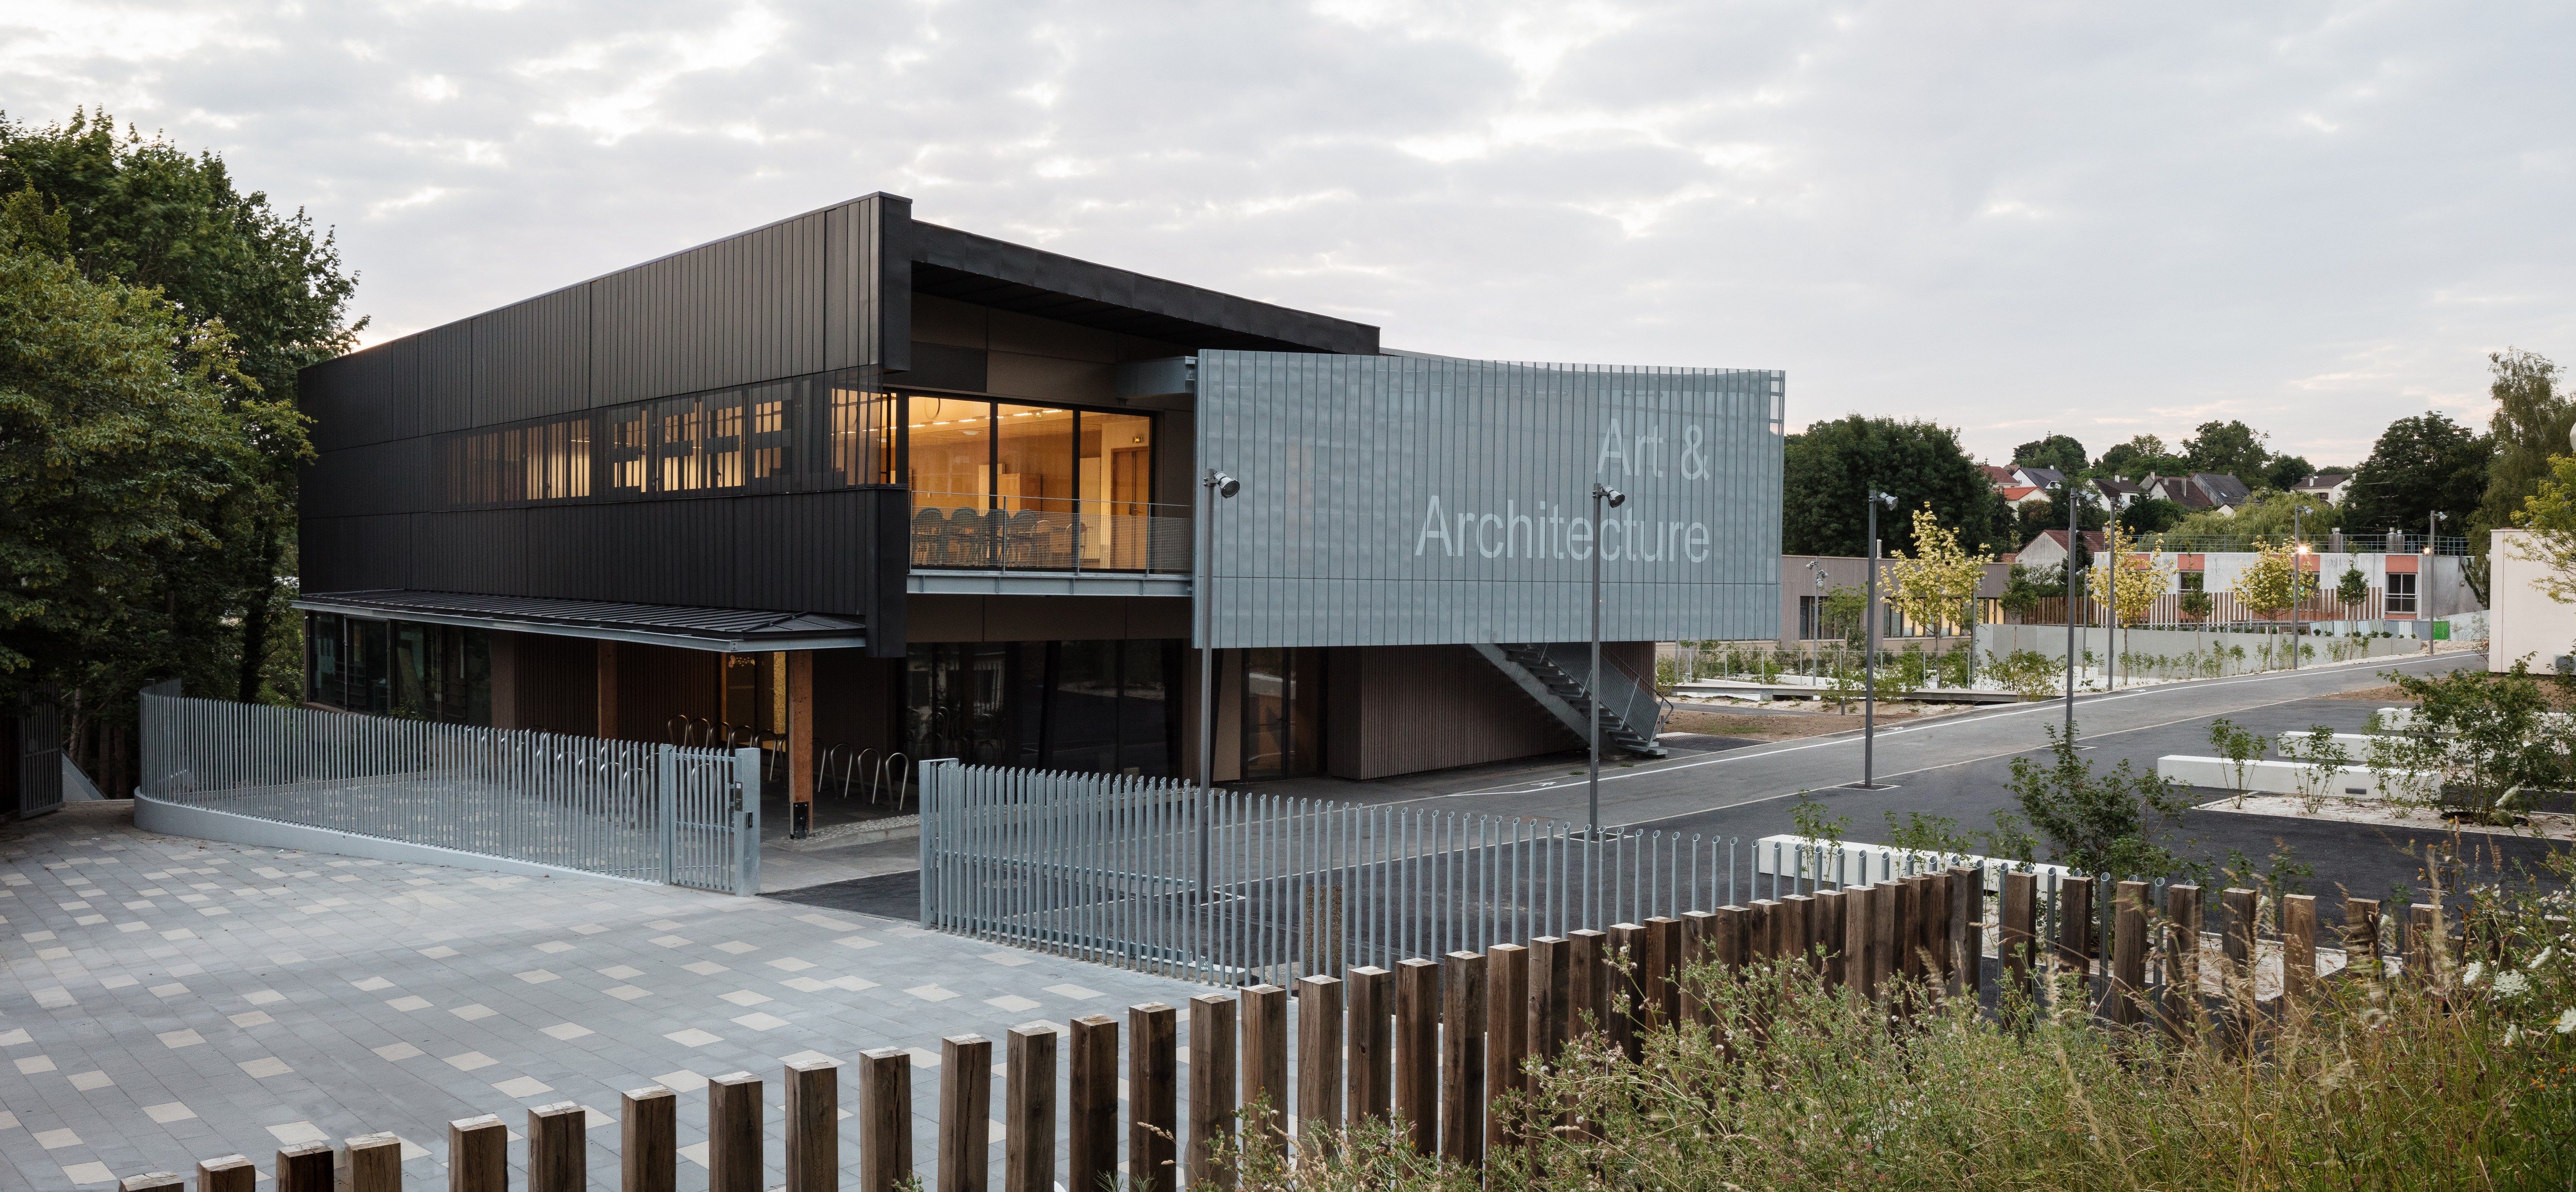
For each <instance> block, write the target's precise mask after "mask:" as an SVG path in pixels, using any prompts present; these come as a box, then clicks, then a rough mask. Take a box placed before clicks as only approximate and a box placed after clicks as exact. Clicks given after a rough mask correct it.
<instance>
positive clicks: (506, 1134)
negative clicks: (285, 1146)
mask: <svg viewBox="0 0 2576 1192" xmlns="http://www.w3.org/2000/svg"><path fill="white" fill-rule="evenodd" d="M245 1167H247V1165H245ZM204 1172H205V1167H204V1165H203V1164H199V1165H198V1173H199V1174H198V1181H197V1186H198V1187H199V1188H200V1189H201V1190H202V1189H204V1188H205V1187H206V1182H205V1177H204ZM241 1178H242V1185H241V1186H242V1188H243V1189H244V1190H245V1192H247V1190H248V1189H249V1187H250V1181H249V1177H248V1174H247V1173H245V1174H244V1175H243V1176H242V1177H241ZM447 1187H448V1192H509V1188H510V1128H509V1127H508V1126H505V1125H502V1124H501V1119H500V1118H498V1117H495V1116H493V1115H491V1114H488V1113H487V1114H483V1115H481V1116H479V1117H470V1118H458V1119H457V1120H455V1121H452V1122H449V1123H447Z"/></svg>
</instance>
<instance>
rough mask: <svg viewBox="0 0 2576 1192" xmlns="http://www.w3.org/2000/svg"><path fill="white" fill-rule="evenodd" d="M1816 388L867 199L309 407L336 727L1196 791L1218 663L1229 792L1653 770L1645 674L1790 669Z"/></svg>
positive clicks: (445, 337)
mask: <svg viewBox="0 0 2576 1192" xmlns="http://www.w3.org/2000/svg"><path fill="white" fill-rule="evenodd" d="M1783 384H1784V378H1783V376H1782V374H1781V373H1779V372H1776V371H1765V370H1746V369H1724V368H1672V367H1622V366H1591V365H1554V364H1525V363H1510V362H1502V361H1489V360H1463V359H1454V358H1445V357H1435V356H1426V355H1421V354H1415V353H1404V352H1396V351H1392V350H1389V349H1387V348H1385V347H1383V346H1382V345H1381V343H1380V342H1379V333H1378V329H1377V328H1375V327H1372V326H1367V325H1365V324H1361V323H1357V322H1353V321H1350V320H1347V319H1342V318H1336V317H1332V316H1329V315H1323V314H1316V313H1312V312H1307V311H1299V310H1290V309H1287V308H1284V307H1280V306H1275V305H1271V304H1268V303H1263V302H1258V301H1254V300H1251V299H1246V298H1239V297H1235V296H1232V295H1228V294H1221V293H1216V292H1214V291H1210V290H1205V289H1200V288H1197V287H1194V286H1189V285H1185V284H1181V283H1177V282H1171V281H1164V280H1161V279H1158V278H1154V277H1148V276H1144V275H1142V274H1138V273H1132V272H1128V271H1125V270H1121V269H1115V268H1110V267H1107V266H1102V265H1095V264H1091V263H1089V262H1085V261H1079V260H1074V259H1071V258H1068V257H1064V256H1060V255H1057V254H1054V253H1049V252H1045V251H1041V250H1039V249H1034V248H1028V247H1024V246H1021V245H1015V244H1009V243H1005V242H1003V241H1000V240H995V239H992V238H989V237H985V236H979V235H975V234H973V233H969V232H963V231H958V230H954V229H951V228H946V227H942V226H939V225H936V224H930V223H923V222H919V221H916V220H915V219H913V217H912V204H911V202H910V201H909V200H907V199H904V198H900V197H897V196H894V195H887V194H873V195H868V196H866V197H864V198H859V199H855V200H852V201H849V202H845V203H841V204H837V205H834V206H831V207H827V208H824V209H822V210H819V211H812V212H808V213H805V214H803V215H798V216H795V217H794V218H791V219H786V220H782V221H779V222H777V223H773V224H770V225H768V226H766V227H761V228H758V229H755V230H752V231H748V232H744V233H742V234H740V235H736V236H732V237H728V238H726V239H723V240H719V241H716V242H714V243H711V244H706V245H702V246H699V247H696V248H692V249H688V250H686V251H683V252H678V253H674V254H672V255H670V256H667V257H663V258H661V259H659V260H655V261H649V262H646V263H644V264H640V265H636V266H633V267H631V268H627V269H622V270H619V271H617V272H614V273H611V274H608V275H606V276H603V277H598V278H594V279H591V280H589V281H585V282H580V283H578V284H574V285H570V286H567V287H565V288H562V289H559V290H555V291H553V292H551V293H547V294H543V295H539V296H537V297H534V298H530V299H528V300H526V301H524V302H520V303H517V304H514V305H511V306H507V307H503V308H501V309H498V310H493V311H488V312H485V313H482V314H478V315H474V316H472V317H469V318H464V319H460V320H458V321H456V322H453V323H449V324H446V325H444V326H440V327H434V328H431V329H429V330H426V331H422V332H419V333H417V334H413V335H408V336H404V337H402V338H399V339H395V340H392V341H389V342H386V343H381V344H377V345H374V346H371V347H369V348H366V349H365V350H362V351H358V352H353V353H350V354H348V355H346V356H342V357H340V358H338V359H335V360H332V361H329V362H326V363H323V364H319V365H315V366H313V367H312V368H309V369H307V370H305V372H304V374H303V377H302V383H301V387H300V400H301V403H302V408H303V410H304V411H305V413H307V414H308V415H309V416H310V417H311V418H312V420H313V423H312V434H313V441H314V445H315V448H316V450H317V456H316V458H315V459H314V460H313V461H312V463H311V464H310V465H309V466H308V467H307V469H306V472H305V475H304V477H303V486H302V519H303V534H302V568H301V570H302V576H301V583H302V588H301V591H302V595H301V598H300V599H299V600H298V601H297V607H299V608H301V609H303V610H304V612H305V616H306V624H305V630H306V631H305V641H306V655H307V663H306V666H307V675H306V679H307V685H306V690H307V691H308V693H309V699H310V700H311V701H312V702H313V703H315V704H318V705H322V706H326V707H333V708H341V709H347V710H351V711H361V712H370V713H377V714H389V715H401V716H411V717H419V718H422V719H428V720H437V721H450V722H461V723H470V724H480V725H491V726H495V727H503V728H543V729H549V730H554V731H557V732H564V733H575V734H583V735H596V736H599V737H608V738H625V739H635V740H646V741H669V742H674V743H700V744H703V743H709V742H721V741H724V740H731V741H732V742H733V743H735V744H737V745H740V744H757V745H759V746H761V747H762V748H765V749H771V750H774V751H776V753H777V761H778V763H779V764H778V766H777V769H778V770H779V771H780V772H781V773H782V774H783V779H782V780H783V782H784V783H785V784H786V785H787V786H788V787H789V790H790V794H791V797H793V798H795V799H797V800H800V801H801V800H804V799H808V798H810V797H811V796H812V794H813V792H814V790H815V789H816V788H817V786H818V785H819V786H820V787H821V788H823V789H825V790H826V791H831V792H837V791H838V790H840V789H842V788H843V787H844V786H845V785H846V784H847V783H849V782H850V781H852V779H851V777H850V775H852V774H853V773H854V770H853V761H854V759H857V758H859V757H861V756H862V755H863V754H864V755H865V756H867V757H869V758H872V759H877V760H882V759H885V758H887V757H889V756H893V755H902V756H903V757H905V758H909V759H915V760H918V759H923V758H932V757H957V758H962V759H965V760H967V761H970V762H977V763H986V764H996V765H1007V766H1032V767H1044V768H1049V769H1056V770H1073V771H1104V772H1118V773H1133V774H1147V775H1183V776H1191V775H1192V773H1193V771H1194V769H1195V767H1196V761H1195V758H1196V751H1195V748H1194V747H1193V744H1192V743H1193V742H1194V741H1195V740H1196V739H1197V736H1196V734H1197V732H1198V724H1197V715H1198V714H1197V706H1198V695H1199V691H1198V683H1199V678H1198V676H1199V667H1198V656H1197V653H1196V651H1197V650H1199V649H1201V648H1213V649H1214V650H1215V651H1216V656H1215V659H1214V662H1215V663H1216V666H1215V672H1214V673H1215V675H1216V679H1215V690H1214V692H1213V694H1214V697H1215V699H1214V703H1215V709H1216V710H1215V715H1214V724H1213V729H1214V734H1213V735H1214V740H1215V757H1216V761H1215V772H1214V777H1215V778H1216V779H1217V780H1221V781H1236V780H1258V779H1264V778H1275V777H1284V776H1292V775H1304V774H1329V775H1334V776H1339V777H1345V778H1373V777H1380V776H1384V775H1391V774H1400V773H1407V772H1413V771H1421V770H1428V769H1435V768H1442V767H1450V766H1458V765H1465V764H1471V763H1478V762H1486V761H1493V760H1498V759H1504V758H1511V757H1519V756H1526V755H1532V754H1538V753H1545V752H1551V751H1557V750H1562V749H1569V748H1574V747H1577V746H1579V744H1580V742H1581V735H1580V728H1581V726H1582V724H1583V723H1584V721H1583V718H1584V716H1585V715H1586V714H1598V715H1599V716H1601V717H1602V718H1603V721H1604V724H1605V735H1606V736H1607V737H1608V738H1609V739H1610V740H1611V741H1612V742H1614V743H1616V744H1617V745H1620V746H1623V747H1626V748H1630V749H1634V750H1637V751H1641V752H1642V751H1652V750H1653V749H1654V748H1655V746H1654V732H1655V729H1656V718H1657V716H1658V714H1659V710H1660V705H1659V701H1658V700H1657V699H1656V698H1655V695H1654V692H1653V690H1652V687H1651V685H1650V684H1651V678H1652V674H1651V667H1652V643H1653V642H1655V641H1657V640H1670V639H1676V638H1693V639H1696V638H1728V639H1745V638H1758V637H1772V636H1776V635H1777V633H1778V631H1779V628H1778V625H1777V624H1776V621H1777V618H1778V616H1779V612H1778V610H1779V608H1780V587H1779V581H1780V577H1779V559H1780V553H1779V525H1780V467H1781V434H1782V402H1783ZM1210 471H1218V472H1222V473H1225V474H1227V475H1229V476H1231V477H1234V478H1236V479H1237V480H1238V481H1239V482H1240V489H1239V491H1238V492H1237V493H1236V495H1234V496H1232V497H1217V496H1214V495H1212V494H1211V493H1210V492H1209V491H1208V489H1207V488H1206V487H1205V486H1203V485H1201V484H1200V483H1199V481H1200V479H1201V478H1202V477H1203V476H1204V475H1205V474H1207V473H1208V472H1210ZM1596 481H1597V482H1599V483H1601V484H1604V485H1607V486H1609V487H1611V488H1614V489H1617V490H1620V491H1622V492H1623V493H1625V494H1626V500H1625V502H1624V503H1622V504H1621V505H1619V506H1618V507H1617V508H1615V509H1607V508H1605V509H1604V510H1603V511H1602V512H1601V514H1600V516H1599V518H1598V520H1597V522H1596V519H1595V509H1594V503H1593V500H1592V498H1591V496H1590V493H1591V490H1592V486H1593V485H1594V483H1595V482H1596ZM1211 508H1212V512H1210V509H1211ZM1202 539H1204V540H1205V541H1206V542H1209V543H1212V546H1207V545H1203V542H1202ZM1596 562H1597V563H1598V565H1599V568H1600V573H1601V578H1602V581H1603V585H1604V591H1605V593H1606V597H1605V601H1604V610H1603V615H1604V621H1603V632H1604V636H1605V637H1606V638H1607V639H1608V640H1609V641H1610V642H1612V643H1613V644H1612V645H1611V646H1610V647H1609V648H1608V650H1607V652H1606V653H1607V657H1608V658H1609V659H1610V664H1609V665H1608V666H1606V667H1605V672H1604V682H1603V684H1602V686H1603V690H1602V691H1600V692H1597V693H1596V692H1592V691H1589V690H1587V689H1586V686H1585V673H1584V671H1585V667H1584V664H1583V659H1584V656H1585V649H1586V647H1585V645H1584V642H1585V640H1586V638H1587V635H1588V633H1589V620H1588V617H1589V612H1590V610H1589V607H1588V602H1589V598H1590V597H1589V593H1590V587H1589V584H1590V578H1591V569H1592V568H1593V566H1594V565H1595V563H1596ZM1202 602H1205V603H1206V605H1207V608H1206V611H1207V613H1208V616H1207V618H1206V620H1205V628H1204V629H1201V628H1200V626H1201V621H1200V618H1199V616H1198V613H1199V612H1200V611H1201V604H1202ZM1596 696H1597V698H1596ZM855 772H856V773H857V774H858V775H859V780H860V781H864V780H865V779H866V778H867V777H868V776H869V774H870V772H869V771H867V770H865V769H860V770H857V771H855Z"/></svg>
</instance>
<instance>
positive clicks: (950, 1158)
mask: <svg viewBox="0 0 2576 1192" xmlns="http://www.w3.org/2000/svg"><path fill="white" fill-rule="evenodd" d="M992 1120H993V1041H992V1040H990V1039H987V1038H985V1037H984V1036H982V1035H951V1036H949V1037H947V1038H945V1039H942V1040H940V1041H939V1187H938V1189H937V1192H984V1189H985V1188H986V1187H988V1186H989V1185H988V1184H987V1183H986V1182H985V1173H986V1169H987V1168H986V1165H987V1163H988V1162H989V1161H990V1160H989V1154H990V1151H991V1149H992V1137H993V1127H992ZM1171 1186H1172V1185H1171V1184H1170V1182H1169V1181H1168V1177H1167V1178H1166V1179H1165V1182H1162V1183H1158V1184H1156V1185H1155V1187H1157V1188H1161V1189H1164V1190H1166V1192H1168V1190H1169V1189H1170V1188H1171ZM1138 1187H1139V1188H1142V1187H1143V1184H1142V1183H1141V1182H1140V1183H1139V1184H1138Z"/></svg>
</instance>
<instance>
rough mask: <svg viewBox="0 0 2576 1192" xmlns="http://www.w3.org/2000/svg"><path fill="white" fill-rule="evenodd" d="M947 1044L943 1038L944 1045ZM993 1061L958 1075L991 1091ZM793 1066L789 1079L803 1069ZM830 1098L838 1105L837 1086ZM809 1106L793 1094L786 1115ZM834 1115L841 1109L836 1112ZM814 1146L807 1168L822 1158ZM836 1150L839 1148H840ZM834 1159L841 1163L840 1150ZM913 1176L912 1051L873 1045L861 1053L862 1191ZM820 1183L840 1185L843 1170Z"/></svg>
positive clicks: (876, 1191)
mask: <svg viewBox="0 0 2576 1192" xmlns="http://www.w3.org/2000/svg"><path fill="white" fill-rule="evenodd" d="M945 1049H946V1045H945V1043H944V1042H943V1043H942V1050H943V1051H944V1050H945ZM990 1062H991V1061H989V1060H988V1061H986V1063H987V1066H986V1067H985V1068H982V1069H979V1070H977V1071H976V1072H974V1073H973V1074H971V1075H970V1074H968V1073H963V1072H960V1073H957V1076H958V1078H959V1079H961V1080H962V1081H963V1082H964V1083H966V1084H970V1085H981V1086H983V1088H984V1089H985V1093H986V1096H988V1097H989V1096H990V1095H991V1090H992V1087H993V1077H992V1070H991V1067H990V1066H989V1065H990ZM789 1072H790V1075H789V1077H788V1079H789V1080H790V1081H791V1082H792V1081H794V1080H796V1079H797V1077H798V1075H802V1074H799V1073H796V1072H795V1070H794V1069H793V1068H791V1069H789ZM789 1087H790V1088H791V1089H792V1088H794V1087H795V1085H794V1084H793V1083H791V1084H790V1085H789ZM832 1099H833V1102H834V1105H835V1109H836V1110H837V1108H838V1103H839V1101H840V1094H839V1092H838V1090H832ZM805 1112H806V1111H800V1109H799V1108H798V1104H797V1102H796V1101H795V1100H794V1099H793V1098H791V1099H789V1101H788V1102H787V1116H788V1119H789V1120H790V1121H793V1120H795V1119H797V1118H799V1117H802V1116H805ZM833 1116H835V1117H838V1116H839V1115H838V1113H837V1112H835V1114H834V1115H833ZM988 1129H989V1127H988ZM802 1149H804V1148H802V1147H799V1146H798V1145H797V1144H796V1143H795V1142H794V1141H793V1140H792V1139H791V1140H790V1141H789V1142H788V1144H787V1153H788V1154H791V1155H793V1154H795V1153H797V1152H798V1151H799V1150H802ZM816 1150H817V1154H816V1155H815V1157H814V1158H813V1159H808V1160H807V1162H808V1164H809V1166H808V1170H811V1169H812V1168H811V1164H813V1163H814V1161H815V1159H819V1158H820V1154H819V1150H820V1148H816ZM835 1150H836V1152H837V1148H835ZM833 1160H834V1163H835V1165H836V1166H837V1164H838V1161H839V1155H838V1154H837V1153H835V1154H834V1156H833ZM977 1166H978V1167H980V1166H982V1164H981V1163H978V1164H977ZM911 1178H912V1052H911V1051H909V1050H907V1049H904V1048H901V1047H872V1048H869V1049H868V1050H866V1051H862V1052H860V1053H859V1192H894V1190H895V1189H896V1188H898V1187H901V1186H902V1185H903V1183H904V1181H906V1180H909V1179H911ZM787 1182H788V1187H789V1188H790V1189H793V1188H794V1187H795V1184H796V1178H795V1177H794V1176H792V1175H791V1176H789V1177H788V1180H787ZM816 1186H817V1187H819V1188H824V1189H831V1188H835V1187H838V1186H839V1172H838V1171H837V1170H836V1171H833V1172H832V1173H830V1174H827V1175H824V1176H822V1177H820V1178H819V1179H818V1181H817V1183H816Z"/></svg>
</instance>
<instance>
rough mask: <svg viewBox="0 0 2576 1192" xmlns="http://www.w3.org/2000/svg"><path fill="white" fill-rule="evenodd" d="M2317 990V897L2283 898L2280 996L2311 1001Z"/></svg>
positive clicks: (2291, 999) (2306, 895)
mask: <svg viewBox="0 0 2576 1192" xmlns="http://www.w3.org/2000/svg"><path fill="white" fill-rule="evenodd" d="M2316 991H2317V896H2316V895H2314V894H2289V895H2284V896H2283V897H2282V898H2281V996H2282V997H2283V998H2285V999H2287V1000H2288V1002H2291V1003H2305V1002H2311V1001H2313V1000H2314V999H2315V997H2316Z"/></svg>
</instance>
